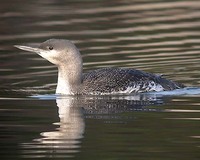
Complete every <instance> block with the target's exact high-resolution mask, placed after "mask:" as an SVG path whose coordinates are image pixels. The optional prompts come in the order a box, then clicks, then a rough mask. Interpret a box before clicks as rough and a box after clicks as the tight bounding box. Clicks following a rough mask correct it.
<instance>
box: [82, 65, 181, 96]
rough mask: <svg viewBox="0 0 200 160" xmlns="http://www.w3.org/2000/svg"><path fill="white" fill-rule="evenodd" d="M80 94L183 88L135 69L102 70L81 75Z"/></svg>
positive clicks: (158, 76)
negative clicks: (81, 87)
mask: <svg viewBox="0 0 200 160" xmlns="http://www.w3.org/2000/svg"><path fill="white" fill-rule="evenodd" d="M82 86H83V90H82V94H97V95H99V94H110V93H112V94H120V93H122V94H124V93H127V94H128V93H141V92H149V91H163V90H174V89H179V88H183V87H184V85H182V84H179V83H177V82H173V81H171V80H167V79H166V78H163V77H162V76H161V75H156V74H151V73H146V72H143V71H139V70H135V69H123V68H103V69H97V70H93V71H90V72H88V73H85V74H84V75H83V84H82Z"/></svg>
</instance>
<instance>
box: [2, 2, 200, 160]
mask: <svg viewBox="0 0 200 160" xmlns="http://www.w3.org/2000/svg"><path fill="white" fill-rule="evenodd" d="M0 26H1V27H0V35H1V36H0V84H1V85H0V159H1V160H3V159H23V158H35V159H50V158H52V159H68V158H70V159H145V160H146V159H149V160H150V159H152V160H157V159H159V160H160V159H162V160H163V159H164V160H165V159H166V160H177V159H182V160H188V159H190V160H199V159H200V88H199V86H200V72H199V70H200V1H198V0H196V1H195V0H185V1H184V0H173V1H163V0H123V1H120V0H110V1H104V0H96V1H92V0H87V1H73V0H71V1H67V0H66V1H55V0H43V1H39V0H29V1H25V0H9V1H5V0H2V1H1V6H0ZM50 38H64V39H70V40H72V41H73V42H74V43H76V45H77V47H78V48H79V49H80V51H81V53H82V55H83V61H84V71H88V70H90V69H96V68H102V67H112V66H119V67H124V68H136V69H141V70H144V71H147V72H153V73H161V74H165V75H166V77H167V78H170V79H173V80H175V81H179V82H181V83H184V84H185V85H187V86H192V87H194V88H186V89H183V90H177V91H173V92H161V93H159V94H154V93H152V94H141V95H129V96H100V97H84V96H79V97H73V96H68V97H56V96H54V95H53V94H54V92H55V87H56V81H57V69H56V67H55V66H53V65H52V64H50V63H49V62H47V61H46V60H44V59H42V58H41V57H39V56H38V55H36V54H34V53H27V52H24V51H21V50H18V49H15V48H14V47H13V45H14V44H34V43H35V44H38V43H40V42H43V41H45V40H47V39H50Z"/></svg>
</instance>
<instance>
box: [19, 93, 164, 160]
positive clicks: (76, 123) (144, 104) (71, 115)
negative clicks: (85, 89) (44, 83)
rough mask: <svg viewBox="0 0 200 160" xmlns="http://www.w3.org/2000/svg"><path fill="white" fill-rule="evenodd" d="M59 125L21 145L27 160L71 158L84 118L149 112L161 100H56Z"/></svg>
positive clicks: (138, 97)
mask: <svg viewBox="0 0 200 160" xmlns="http://www.w3.org/2000/svg"><path fill="white" fill-rule="evenodd" d="M56 103H57V107H58V116H59V119H60V122H58V123H53V125H55V126H58V127H57V128H56V129H55V130H53V131H45V132H42V133H40V135H41V137H40V138H37V139H34V140H33V141H32V142H31V143H24V144H23V145H22V147H23V148H24V149H25V151H24V155H26V157H32V158H35V157H72V156H74V154H75V153H77V152H79V151H80V148H81V141H82V139H83V138H84V132H85V121H84V118H85V117H86V118H88V117H89V118H91V117H92V118H104V115H107V118H108V116H109V115H110V116H113V114H115V113H121V112H130V111H152V109H149V108H148V106H150V105H160V104H162V100H161V99H160V98H159V99H158V98H157V97H156V96H154V95H136V96H115V97H114V96H100V97H98V96H97V97H96V96H90V97H88V96H86V97H84V96H80V97H78V96H77V97H56Z"/></svg>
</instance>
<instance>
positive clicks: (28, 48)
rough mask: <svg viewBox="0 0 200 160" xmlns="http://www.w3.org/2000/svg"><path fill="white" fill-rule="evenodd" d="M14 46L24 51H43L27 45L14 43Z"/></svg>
mask: <svg viewBox="0 0 200 160" xmlns="http://www.w3.org/2000/svg"><path fill="white" fill-rule="evenodd" d="M14 47H16V48H19V49H21V50H24V51H29V52H35V53H38V54H40V53H41V52H42V51H44V50H42V49H40V48H36V47H29V46H21V45H14Z"/></svg>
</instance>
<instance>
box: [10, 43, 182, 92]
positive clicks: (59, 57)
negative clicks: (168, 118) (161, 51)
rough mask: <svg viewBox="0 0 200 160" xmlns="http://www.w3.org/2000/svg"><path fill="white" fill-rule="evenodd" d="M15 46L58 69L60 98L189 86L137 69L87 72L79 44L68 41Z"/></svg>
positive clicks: (105, 69)
mask: <svg viewBox="0 0 200 160" xmlns="http://www.w3.org/2000/svg"><path fill="white" fill-rule="evenodd" d="M14 46H15V47H17V48H19V49H21V50H24V51H29V52H35V53H37V54H39V55H40V56H41V57H43V58H44V59H46V60H48V61H49V62H51V63H53V64H54V65H56V66H57V68H58V80H57V88H56V95H116V94H126V95H127V94H134V93H144V92H159V91H171V90H175V89H180V88H184V87H185V86H184V85H183V84H181V83H178V82H174V81H172V80H169V79H166V78H164V77H163V75H160V74H153V73H148V72H144V71H141V70H137V69H133V68H119V67H107V68H101V69H96V70H92V71H88V72H86V73H83V60H82V56H81V54H80V52H79V50H78V48H77V47H76V46H75V44H74V43H73V42H72V41H70V40H66V39H49V40H46V41H44V42H42V43H41V44H39V45H38V46H37V47H32V46H28V45H14Z"/></svg>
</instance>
